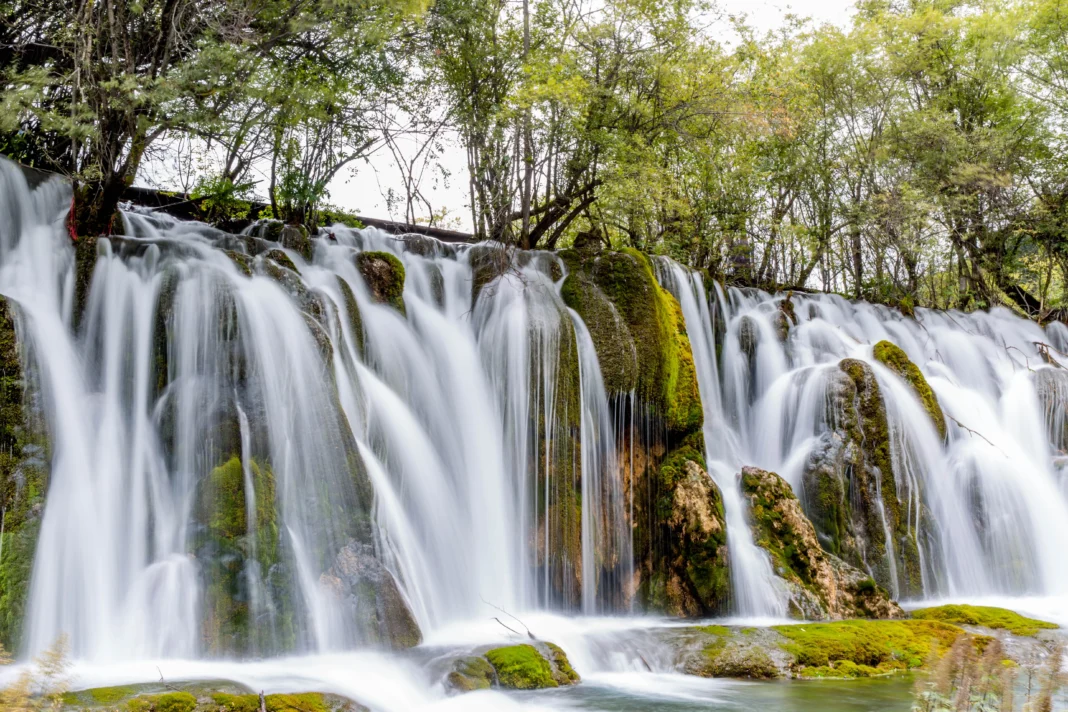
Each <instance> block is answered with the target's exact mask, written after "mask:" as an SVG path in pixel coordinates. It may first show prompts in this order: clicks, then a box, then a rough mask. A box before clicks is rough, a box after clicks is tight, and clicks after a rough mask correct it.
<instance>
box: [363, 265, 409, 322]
mask: <svg viewBox="0 0 1068 712" xmlns="http://www.w3.org/2000/svg"><path fill="white" fill-rule="evenodd" d="M356 267H357V269H359V270H360V274H362V275H363V278H364V281H365V282H366V284H367V289H368V291H369V292H370V293H371V297H372V298H373V299H374V300H375V301H376V302H378V303H380V304H388V305H389V306H391V307H393V308H394V309H396V310H397V311H399V312H400V313H401V314H404V313H405V311H404V265H403V264H402V263H401V261H400V260H399V259H397V257H396V256H395V255H393V254H390V253H389V252H361V253H359V254H358V255H356Z"/></svg>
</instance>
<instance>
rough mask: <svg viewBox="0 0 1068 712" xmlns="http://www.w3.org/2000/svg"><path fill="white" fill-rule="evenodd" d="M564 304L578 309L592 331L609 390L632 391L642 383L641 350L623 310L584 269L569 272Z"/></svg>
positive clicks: (607, 389) (563, 292) (615, 391)
mask: <svg viewBox="0 0 1068 712" xmlns="http://www.w3.org/2000/svg"><path fill="white" fill-rule="evenodd" d="M561 296H562V297H563V300H564V304H566V305H567V306H569V307H570V308H572V309H574V310H575V311H576V312H578V315H579V316H580V317H582V321H583V323H584V324H585V325H586V328H587V329H588V330H589V332H590V338H591V339H592V340H593V346H594V348H595V349H596V351H597V360H598V361H599V362H600V365H601V375H602V377H603V378H604V387H605V391H607V392H608V393H628V392H630V391H632V390H634V388H635V387H636V386H637V383H638V351H637V348H636V347H635V345H634V338H633V337H632V336H631V334H630V330H629V329H628V328H627V325H626V323H625V322H624V321H623V318H622V317H621V316H620V315H619V310H617V309H616V307H615V305H614V304H612V302H611V301H609V299H608V297H606V296H605V295H604V292H602V291H601V289H600V288H599V287H598V286H597V285H596V284H595V283H594V282H593V280H591V279H590V278H589V277H588V276H587V275H585V274H583V273H582V272H575V273H572V274H569V275H568V277H567V279H565V280H564V284H563V286H562V288H561Z"/></svg>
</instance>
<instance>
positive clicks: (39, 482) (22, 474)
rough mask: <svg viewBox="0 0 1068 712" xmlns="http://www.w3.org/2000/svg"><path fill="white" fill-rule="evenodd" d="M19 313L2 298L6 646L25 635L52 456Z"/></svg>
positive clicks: (1, 558) (1, 629) (0, 617)
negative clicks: (26, 363)
mask: <svg viewBox="0 0 1068 712" xmlns="http://www.w3.org/2000/svg"><path fill="white" fill-rule="evenodd" d="M19 318H20V317H19V313H18V307H17V305H16V303H15V302H13V301H9V300H8V299H6V298H3V297H0V507H3V509H4V529H3V534H2V536H3V540H2V547H3V549H2V552H0V644H2V645H3V646H4V647H5V648H6V649H8V650H18V647H19V642H20V640H21V637H22V626H23V621H24V620H25V613H26V604H27V597H28V594H29V585H30V575H31V573H32V571H33V558H34V551H35V549H36V547H37V535H38V532H39V530H40V525H41V515H42V513H43V511H44V502H45V493H46V492H47V491H48V481H49V463H50V460H51V457H50V454H49V441H48V438H47V435H46V432H45V428H44V426H43V425H42V424H43V422H44V420H43V413H42V412H40V411H39V403H38V402H37V401H36V400H35V399H31V398H28V397H27V391H28V388H29V386H30V383H31V382H32V381H34V380H35V379H34V374H33V371H32V369H24V368H23V361H22V358H23V356H22V346H21V345H20V343H19V337H18V320H19Z"/></svg>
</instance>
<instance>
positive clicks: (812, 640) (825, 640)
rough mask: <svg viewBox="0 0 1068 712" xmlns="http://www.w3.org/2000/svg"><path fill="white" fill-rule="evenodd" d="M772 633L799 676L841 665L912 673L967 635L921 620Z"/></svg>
mask: <svg viewBox="0 0 1068 712" xmlns="http://www.w3.org/2000/svg"><path fill="white" fill-rule="evenodd" d="M774 630H775V631H776V632H777V633H779V634H780V635H781V636H783V637H784V638H785V639H786V640H785V641H784V642H783V643H782V644H781V647H782V649H783V650H785V651H786V652H788V653H790V654H791V655H792V656H793V657H794V664H793V669H794V671H795V672H796V673H798V674H800V675H802V676H804V674H805V669H806V668H817V669H818V668H830V667H831V666H832V665H833V666H835V667H837V666H838V665H840V664H841V662H842V661H846V662H848V663H852V664H854V665H864V666H867V667H868V668H874V669H876V670H880V671H882V672H891V671H895V670H911V669H914V668H918V667H921V666H923V665H924V663H925V662H927V660H928V659H929V658H930V657H931V653H932V651H933V652H934V653H935V654H937V655H941V654H942V653H944V652H945V651H946V650H947V649H948V648H949V646H951V645H952V644H953V642H954V641H955V640H956V639H957V638H958V637H959V636H961V635H964V634H965V632H964V630H962V629H961V628H959V627H957V626H955V625H950V624H948V623H942V622H939V621H920V620H902V621H866V620H848V621H838V622H835V623H804V624H797V625H781V626H775V627H774ZM810 675H811V673H810Z"/></svg>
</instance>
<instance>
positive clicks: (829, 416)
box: [664, 263, 1068, 597]
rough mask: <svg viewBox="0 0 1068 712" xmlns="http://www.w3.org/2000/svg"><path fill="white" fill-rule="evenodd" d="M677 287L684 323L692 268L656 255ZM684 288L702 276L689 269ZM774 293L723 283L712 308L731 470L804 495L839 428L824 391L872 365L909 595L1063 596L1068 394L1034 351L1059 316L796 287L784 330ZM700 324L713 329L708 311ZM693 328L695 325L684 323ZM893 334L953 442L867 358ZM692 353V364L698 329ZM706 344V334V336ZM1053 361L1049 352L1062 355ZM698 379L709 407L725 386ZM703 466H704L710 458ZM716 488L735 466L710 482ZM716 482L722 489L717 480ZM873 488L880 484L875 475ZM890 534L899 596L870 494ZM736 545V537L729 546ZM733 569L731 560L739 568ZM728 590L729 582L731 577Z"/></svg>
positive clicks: (1056, 328)
mask: <svg viewBox="0 0 1068 712" xmlns="http://www.w3.org/2000/svg"><path fill="white" fill-rule="evenodd" d="M664 271H665V279H666V281H667V282H668V283H669V284H671V285H672V290H673V291H675V292H676V293H678V294H680V301H681V303H682V306H683V311H684V312H685V313H686V317H687V323H688V324H691V325H692V324H693V323H694V318H691V313H694V312H695V310H696V308H695V303H696V304H701V306H702V308H703V307H704V302H703V300H698V301H697V302H695V301H694V300H691V299H687V298H686V297H687V295H686V290H683V289H681V288H680V285H682V284H686V283H687V281H690V280H687V277H688V276H689V275H688V274H687V271H686V270H684V269H683V268H680V267H679V266H678V265H674V264H673V263H668V264H667V265H666V266H665V270H664ZM691 285H692V288H693V290H695V291H696V292H697V293H700V290H701V288H702V287H701V284H700V282H699V280H698V278H697V277H696V275H695V276H693V279H692V282H691ZM783 301H784V298H783V296H782V295H778V296H772V295H769V294H766V293H763V292H758V291H756V290H739V289H734V288H732V289H731V290H730V291H729V294H724V293H723V292H722V291H720V290H719V288H718V285H717V296H716V298H715V299H714V300H713V303H712V308H713V309H714V311H715V312H716V314H717V315H718V316H720V318H721V319H722V321H723V325H722V327H719V328H720V329H722V336H720V337H719V338H720V339H721V342H720V343H721V344H722V347H721V348H722V355H721V357H720V363H722V364H724V373H723V377H722V381H721V383H722V386H723V389H722V402H723V406H722V412H723V413H725V414H726V415H725V416H724V417H725V421H721V422H725V425H724V426H723V427H721V428H719V430H720V432H719V433H716V432H713V433H709V432H708V423H707V422H706V438H711V440H710V442H712V443H715V445H709V451H710V460H713V459H715V458H716V457H717V456H716V455H713V454H711V453H714V452H720V453H723V452H728V453H737V454H736V455H735V457H736V458H737V459H736V461H735V463H732V464H733V465H734V466H733V467H730V468H728V472H731V471H733V472H737V469H738V465H739V464H745V465H755V466H758V467H761V468H764V469H767V470H771V471H774V472H777V473H779V474H781V475H782V476H783V477H784V478H785V479H786V480H787V481H788V482H789V483H790V484H791V485H792V486H793V488H794V489H795V491H796V492H797V493H798V495H799V496H800V497H802V499H804V497H805V494H806V493H805V486H806V478H805V476H804V475H805V473H806V472H807V471H810V470H811V468H812V466H813V461H814V460H817V459H818V457H819V456H820V454H821V452H822V451H823V449H825V448H826V447H827V444H828V443H827V439H828V437H829V436H831V435H832V434H833V431H834V430H835V427H836V424H835V420H836V418H838V417H840V414H837V413H835V412H834V407H833V400H834V399H833V398H832V397H831V396H830V392H831V391H832V390H833V387H834V384H835V378H836V377H840V376H841V374H840V372H839V368H838V364H839V362H841V361H842V359H858V360H860V361H863V362H864V363H866V364H868V366H869V367H870V368H871V369H872V372H873V374H874V376H875V378H876V380H877V381H878V385H879V390H880V392H881V399H882V403H883V404H884V405H885V409H886V418H887V425H888V431H889V442H890V449H891V455H892V469H893V475H894V477H893V479H894V482H895V483H896V486H895V490H896V491H894V495H895V496H896V498H897V499H898V500H899V501H900V506H901V509H902V513H901V517H902V518H903V520H904V521H905V525H904V526H905V528H906V530H908V531H910V532H914V542H905V544H906V545H909V546H914V547H915V549H916V554H917V557H918V559H919V562H920V564H919V572H918V573H919V575H920V580H919V582H918V583H917V584H916V585H915V586H914V587H913V588H912V594H911V595H914V596H923V597H938V596H962V595H963V596H993V595H1025V594H1027V595H1038V596H1063V595H1065V594H1066V593H1068V582H1066V581H1065V580H1064V578H1065V568H1064V567H1063V565H1061V564H1060V563H1058V561H1057V557H1058V552H1059V551H1062V550H1063V547H1064V546H1065V545H1066V544H1068V527H1066V525H1065V523H1066V522H1068V502H1066V498H1065V495H1064V489H1063V480H1062V478H1060V475H1059V471H1058V466H1057V464H1056V462H1057V461H1058V459H1059V457H1060V456H1059V451H1058V450H1057V448H1058V447H1059V446H1058V445H1057V443H1058V440H1057V439H1056V438H1058V437H1062V436H1061V435H1060V433H1061V429H1062V428H1063V424H1064V422H1065V420H1064V412H1065V411H1064V409H1065V405H1066V403H1068V401H1066V400H1065V398H1064V394H1065V391H1063V390H1061V389H1062V388H1063V384H1064V382H1065V377H1064V376H1063V373H1064V370H1063V367H1061V366H1059V365H1049V364H1046V363H1044V362H1043V357H1042V355H1041V353H1040V349H1041V350H1044V349H1045V348H1046V347H1045V346H1042V345H1043V344H1046V343H1050V344H1052V345H1053V347H1054V348H1056V347H1057V346H1063V345H1064V343H1063V342H1062V341H1061V340H1060V337H1061V332H1062V331H1063V330H1064V329H1063V326H1061V325H1059V324H1055V325H1052V326H1051V328H1050V329H1049V330H1048V331H1043V329H1041V328H1040V327H1038V326H1037V325H1035V324H1034V323H1032V322H1028V321H1025V320H1022V319H1019V318H1017V317H1015V316H1012V315H1011V314H1010V313H1009V312H1007V311H1005V310H999V309H995V310H992V311H991V312H990V313H973V314H967V315H965V314H960V313H956V312H952V313H949V312H936V311H931V310H926V309H918V310H917V318H916V319H915V320H914V319H909V318H905V317H903V316H901V315H900V314H898V313H896V312H894V311H892V310H890V309H888V308H886V307H882V306H877V305H871V304H864V303H850V302H848V301H846V300H844V299H842V298H841V297H837V296H832V295H801V294H794V295H792V297H791V306H792V308H793V311H794V313H795V315H796V316H795V318H796V320H797V324H796V325H794V326H789V327H787V329H788V332H787V335H786V336H785V338H784V336H783V335H782V332H783V331H786V330H787V329H784V328H783V325H784V323H785V322H784V320H785V319H786V318H787V317H786V316H785V314H784V312H783V310H782V304H783ZM698 318H703V320H704V322H705V323H706V324H708V326H706V327H705V333H706V334H716V333H717V332H716V329H717V325H715V324H713V323H711V322H710V321H709V319H708V317H704V316H702V317H698ZM690 328H691V329H692V328H693V327H692V326H691V327H690ZM884 339H887V340H890V341H892V342H894V343H896V344H898V345H900V346H901V348H902V349H903V350H904V351H905V353H906V354H907V355H908V356H909V358H910V359H911V360H912V361H913V362H914V363H916V364H917V365H919V367H920V369H921V370H922V371H923V373H924V375H925V376H926V378H927V380H928V381H929V383H930V385H931V387H932V388H933V389H934V391H935V394H936V395H937V398H938V401H939V402H940V403H941V405H942V408H943V410H944V412H945V414H946V419H947V422H948V438H947V441H946V442H945V443H943V442H942V438H941V437H940V436H939V434H938V432H937V430H936V427H935V424H934V423H933V422H932V419H931V417H930V416H929V415H928V414H927V412H926V411H925V410H924V407H923V405H922V404H921V403H920V401H919V399H918V398H917V395H916V393H915V392H914V390H913V388H912V387H910V386H909V384H908V383H906V382H905V381H904V380H902V378H900V377H899V376H898V375H897V374H895V373H894V372H893V371H891V370H890V369H889V368H887V367H886V366H884V365H883V364H882V363H880V362H879V361H878V360H876V359H875V358H873V355H872V347H873V345H874V344H876V343H878V342H880V341H881V340H884ZM693 341H694V358H695V360H697V361H698V362H700V361H701V360H702V356H701V353H702V351H704V350H706V348H709V347H703V345H702V344H701V340H700V339H693ZM712 347H713V348H714V343H713V344H712ZM1053 357H1054V358H1057V357H1060V358H1062V359H1063V360H1068V359H1066V358H1065V357H1061V356H1059V354H1057V353H1056V352H1054V354H1053ZM710 380H711V381H712V382H713V383H714V382H715V381H714V379H709V378H705V379H702V383H701V387H702V397H703V398H704V400H705V412H706V414H708V415H706V418H708V419H714V418H716V417H719V414H718V413H717V412H716V406H715V405H713V406H710V405H709V401H712V402H713V403H715V402H716V400H717V398H718V397H719V392H718V391H717V390H715V388H714V386H712V385H710V386H709V387H708V388H707V389H706V383H707V382H709V381H710ZM710 464H711V463H710ZM717 481H719V482H721V487H723V488H724V494H725V499H727V497H728V494H727V493H728V491H729V489H730V479H729V478H718V479H717ZM723 482H726V483H727V486H726V487H724V486H723V484H722V483H723ZM877 484H878V483H877ZM877 499H878V506H879V510H878V511H879V516H880V517H881V520H882V521H881V522H880V524H881V525H882V528H883V529H884V533H885V536H886V540H887V551H886V553H885V556H886V557H887V558H888V559H890V563H889V565H886V566H884V563H885V562H882V561H877V560H870V561H868V562H867V563H868V568H869V571H875V570H877V569H878V568H879V567H880V566H883V568H884V569H885V570H887V574H888V583H889V586H888V588H892V589H894V590H893V593H894V594H895V596H906V595H909V592H908V591H906V590H905V587H904V582H901V581H899V580H898V575H897V570H898V569H899V568H900V564H899V565H898V566H895V565H894V564H893V559H894V558H895V557H900V556H902V554H901V552H898V551H895V548H894V547H895V546H900V545H901V543H900V542H899V541H895V539H896V538H898V537H897V536H896V534H895V535H891V533H890V522H889V514H888V513H887V512H886V510H885V508H884V505H883V500H884V499H885V497H884V495H883V493H882V492H879V493H878V497H877ZM731 553H732V556H733V555H734V549H733V548H732V552H731ZM734 573H735V575H737V570H735V572H734ZM735 585H736V590H737V586H738V582H737V580H736V583H735Z"/></svg>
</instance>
